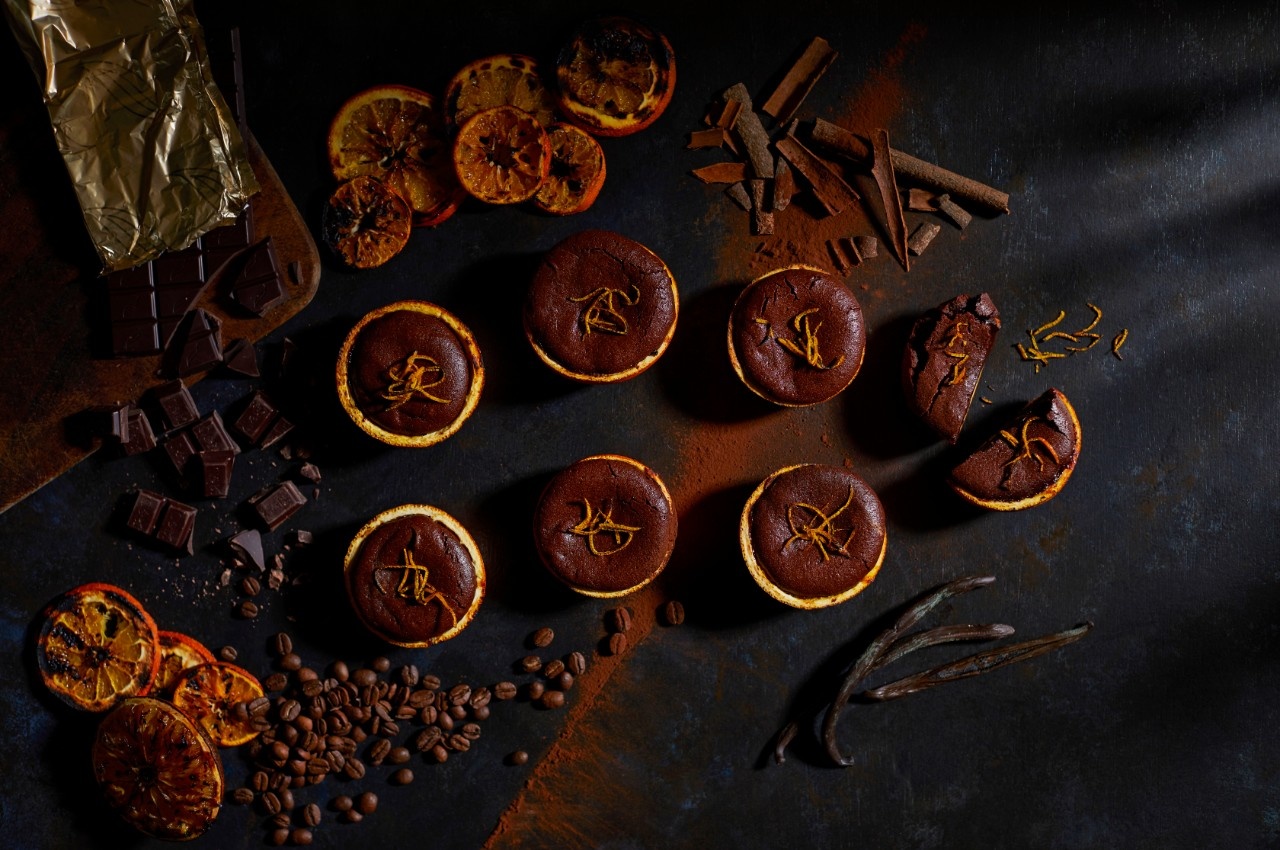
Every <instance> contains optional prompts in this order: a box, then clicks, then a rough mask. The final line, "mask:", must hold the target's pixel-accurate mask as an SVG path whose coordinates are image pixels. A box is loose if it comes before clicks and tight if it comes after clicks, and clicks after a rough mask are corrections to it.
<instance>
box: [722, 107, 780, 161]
mask: <svg viewBox="0 0 1280 850" xmlns="http://www.w3.org/2000/svg"><path fill="white" fill-rule="evenodd" d="M724 100H725V101H726V102H728V101H737V102H738V103H741V104H742V108H741V110H740V111H739V113H738V118H737V120H736V121H735V122H734V125H733V134H734V135H735V136H737V138H738V141H740V142H742V145H743V147H745V148H746V150H747V160H748V161H749V162H750V163H751V170H752V172H753V176H755V177H759V178H761V179H767V178H771V177H773V157H772V156H771V155H770V154H769V134H768V133H766V132H765V130H764V125H763V124H761V123H760V116H759V115H756V113H755V111H754V110H752V108H751V95H750V93H748V92H747V87H746V86H744V85H743V84H742V83H737V84H735V85H733V86H731V87H730V88H729V89H728V90H727V91H725V93H724Z"/></svg>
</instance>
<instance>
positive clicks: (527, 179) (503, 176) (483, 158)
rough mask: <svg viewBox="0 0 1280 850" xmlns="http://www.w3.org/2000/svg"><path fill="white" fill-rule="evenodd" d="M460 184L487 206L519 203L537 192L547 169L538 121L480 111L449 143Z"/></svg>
mask: <svg viewBox="0 0 1280 850" xmlns="http://www.w3.org/2000/svg"><path fill="white" fill-rule="evenodd" d="M453 164H454V167H455V168H456V169H457V172H458V182H460V183H461V184H462V188H464V189H466V190H467V192H468V193H470V194H471V195H472V196H474V197H476V198H478V199H480V200H482V201H484V202H486V203H490V204H518V203H520V202H521V201H527V200H529V199H530V198H532V197H533V196H534V194H535V193H536V192H537V191H538V187H540V186H541V185H542V182H543V181H544V180H546V179H547V174H548V173H549V172H550V170H551V140H550V139H548V138H547V131H546V130H544V129H543V128H542V124H541V123H539V122H538V119H536V118H534V117H533V116H532V115H530V114H529V113H527V112H525V111H524V110H523V109H517V108H515V107H514V106H495V107H494V108H493V109H483V110H481V111H480V112H477V113H476V114H475V115H473V116H471V118H470V119H469V120H468V121H467V123H466V124H463V125H462V129H460V130H459V131H458V138H457V139H455V140H454V142H453Z"/></svg>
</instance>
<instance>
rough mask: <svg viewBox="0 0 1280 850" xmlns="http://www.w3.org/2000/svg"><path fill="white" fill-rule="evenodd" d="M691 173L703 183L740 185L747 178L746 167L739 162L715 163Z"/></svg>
mask: <svg viewBox="0 0 1280 850" xmlns="http://www.w3.org/2000/svg"><path fill="white" fill-rule="evenodd" d="M691 173H692V174H693V176H694V177H697V178H698V179H699V180H701V181H702V182H703V183H740V182H742V181H743V180H745V179H746V177H747V166H746V165H745V164H744V163H741V162H716V163H712V164H711V165H704V166H702V167H701V168H695V169H694V170H693V171H692V172H691Z"/></svg>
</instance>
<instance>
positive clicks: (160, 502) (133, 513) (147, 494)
mask: <svg viewBox="0 0 1280 850" xmlns="http://www.w3.org/2000/svg"><path fill="white" fill-rule="evenodd" d="M164 503H165V498H164V496H162V495H160V494H159V493H156V492H154V491H151V490H139V491H138V496H137V498H136V499H134V502H133V508H132V509H131V510H130V511H129V518H128V519H127V520H126V521H125V525H127V526H129V528H131V529H133V530H134V531H136V532H138V533H139V534H145V535H148V536H149V535H150V534H151V532H153V531H155V528H156V523H157V522H159V521H160V511H162V510H163V509H164Z"/></svg>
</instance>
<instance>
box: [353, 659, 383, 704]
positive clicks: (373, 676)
mask: <svg viewBox="0 0 1280 850" xmlns="http://www.w3.org/2000/svg"><path fill="white" fill-rule="evenodd" d="M351 681H353V682H355V684H356V687H358V688H369V687H372V686H373V685H374V683H375V682H377V681H378V674H377V673H375V672H373V671H372V670H370V669H369V668H368V667H361V668H360V669H359V670H357V671H355V672H354V673H352V674H351ZM365 702H370V700H365Z"/></svg>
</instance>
